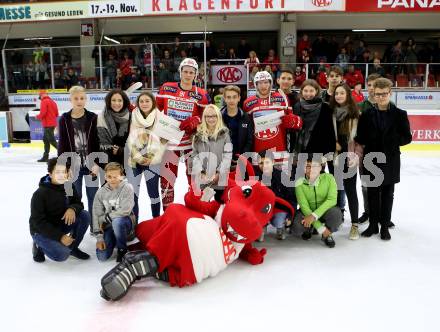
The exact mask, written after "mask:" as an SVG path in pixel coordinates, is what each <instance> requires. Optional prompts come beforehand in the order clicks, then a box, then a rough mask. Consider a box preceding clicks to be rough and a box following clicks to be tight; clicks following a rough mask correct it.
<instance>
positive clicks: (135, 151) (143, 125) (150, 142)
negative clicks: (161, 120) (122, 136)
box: [126, 108, 167, 168]
mask: <svg viewBox="0 0 440 332" xmlns="http://www.w3.org/2000/svg"><path fill="white" fill-rule="evenodd" d="M141 112H142V111H141V110H139V109H138V108H136V109H135V110H134V111H133V113H132V120H131V126H130V134H129V135H128V139H127V147H128V152H129V157H128V165H129V166H130V167H132V168H135V167H136V166H137V165H138V164H139V165H141V164H143V163H145V161H146V160H147V158H148V159H149V160H150V165H157V164H160V163H161V162H162V158H163V155H164V153H165V150H166V147H167V140H165V139H162V138H160V137H158V136H156V135H154V134H152V132H151V131H152V130H153V127H154V124H155V121H156V118H157V113H158V112H160V111H159V110H158V109H157V108H156V109H154V110H152V111H151V113H150V114H148V116H147V117H146V118H144V117H143V116H142V114H141ZM126 150H127V149H126Z"/></svg>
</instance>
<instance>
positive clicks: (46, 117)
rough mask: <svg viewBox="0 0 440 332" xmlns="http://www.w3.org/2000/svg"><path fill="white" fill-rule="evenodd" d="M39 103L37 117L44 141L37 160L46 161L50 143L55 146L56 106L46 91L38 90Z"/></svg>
mask: <svg viewBox="0 0 440 332" xmlns="http://www.w3.org/2000/svg"><path fill="white" fill-rule="evenodd" d="M39 99H40V100H41V105H40V113H39V114H38V115H37V119H38V120H40V121H41V124H42V125H43V129H44V136H43V143H44V154H43V157H42V158H41V159H38V161H39V162H47V161H48V160H49V151H50V146H51V145H52V146H53V147H54V148H55V149H56V148H57V141H56V140H55V127H56V126H57V118H58V106H57V104H56V103H55V102H54V101H53V100H52V99H51V98H50V97H49V95H48V94H47V93H46V91H41V92H40V97H39Z"/></svg>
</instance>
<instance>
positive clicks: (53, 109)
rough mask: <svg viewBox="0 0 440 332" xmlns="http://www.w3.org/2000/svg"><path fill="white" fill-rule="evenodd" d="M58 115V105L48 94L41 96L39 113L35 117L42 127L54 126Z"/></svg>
mask: <svg viewBox="0 0 440 332" xmlns="http://www.w3.org/2000/svg"><path fill="white" fill-rule="evenodd" d="M57 117H58V106H57V103H56V102H54V101H53V100H52V99H51V98H50V97H49V96H48V95H42V96H41V105H40V113H39V114H38V115H37V119H38V120H40V121H41V124H42V125H43V127H44V128H48V127H56V126H57Z"/></svg>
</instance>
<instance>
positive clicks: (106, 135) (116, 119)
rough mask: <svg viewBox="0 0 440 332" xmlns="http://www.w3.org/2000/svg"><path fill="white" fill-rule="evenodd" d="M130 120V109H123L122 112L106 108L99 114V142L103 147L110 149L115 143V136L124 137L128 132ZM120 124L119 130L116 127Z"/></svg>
mask: <svg viewBox="0 0 440 332" xmlns="http://www.w3.org/2000/svg"><path fill="white" fill-rule="evenodd" d="M129 122H130V112H129V111H128V109H127V108H126V109H123V110H121V111H120V112H114V111H112V110H109V109H107V108H106V109H104V111H103V112H102V113H100V114H99V115H98V123H97V129H98V136H99V144H100V146H101V148H102V149H108V148H110V147H111V146H113V145H114V139H115V137H117V136H119V137H124V136H126V135H127V133H128V124H129ZM116 123H118V124H119V130H118V129H117V127H116Z"/></svg>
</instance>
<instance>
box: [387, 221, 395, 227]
mask: <svg viewBox="0 0 440 332" xmlns="http://www.w3.org/2000/svg"><path fill="white" fill-rule="evenodd" d="M395 226H396V225H394V223H393V222H392V221H389V222H388V228H394V227H395Z"/></svg>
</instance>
